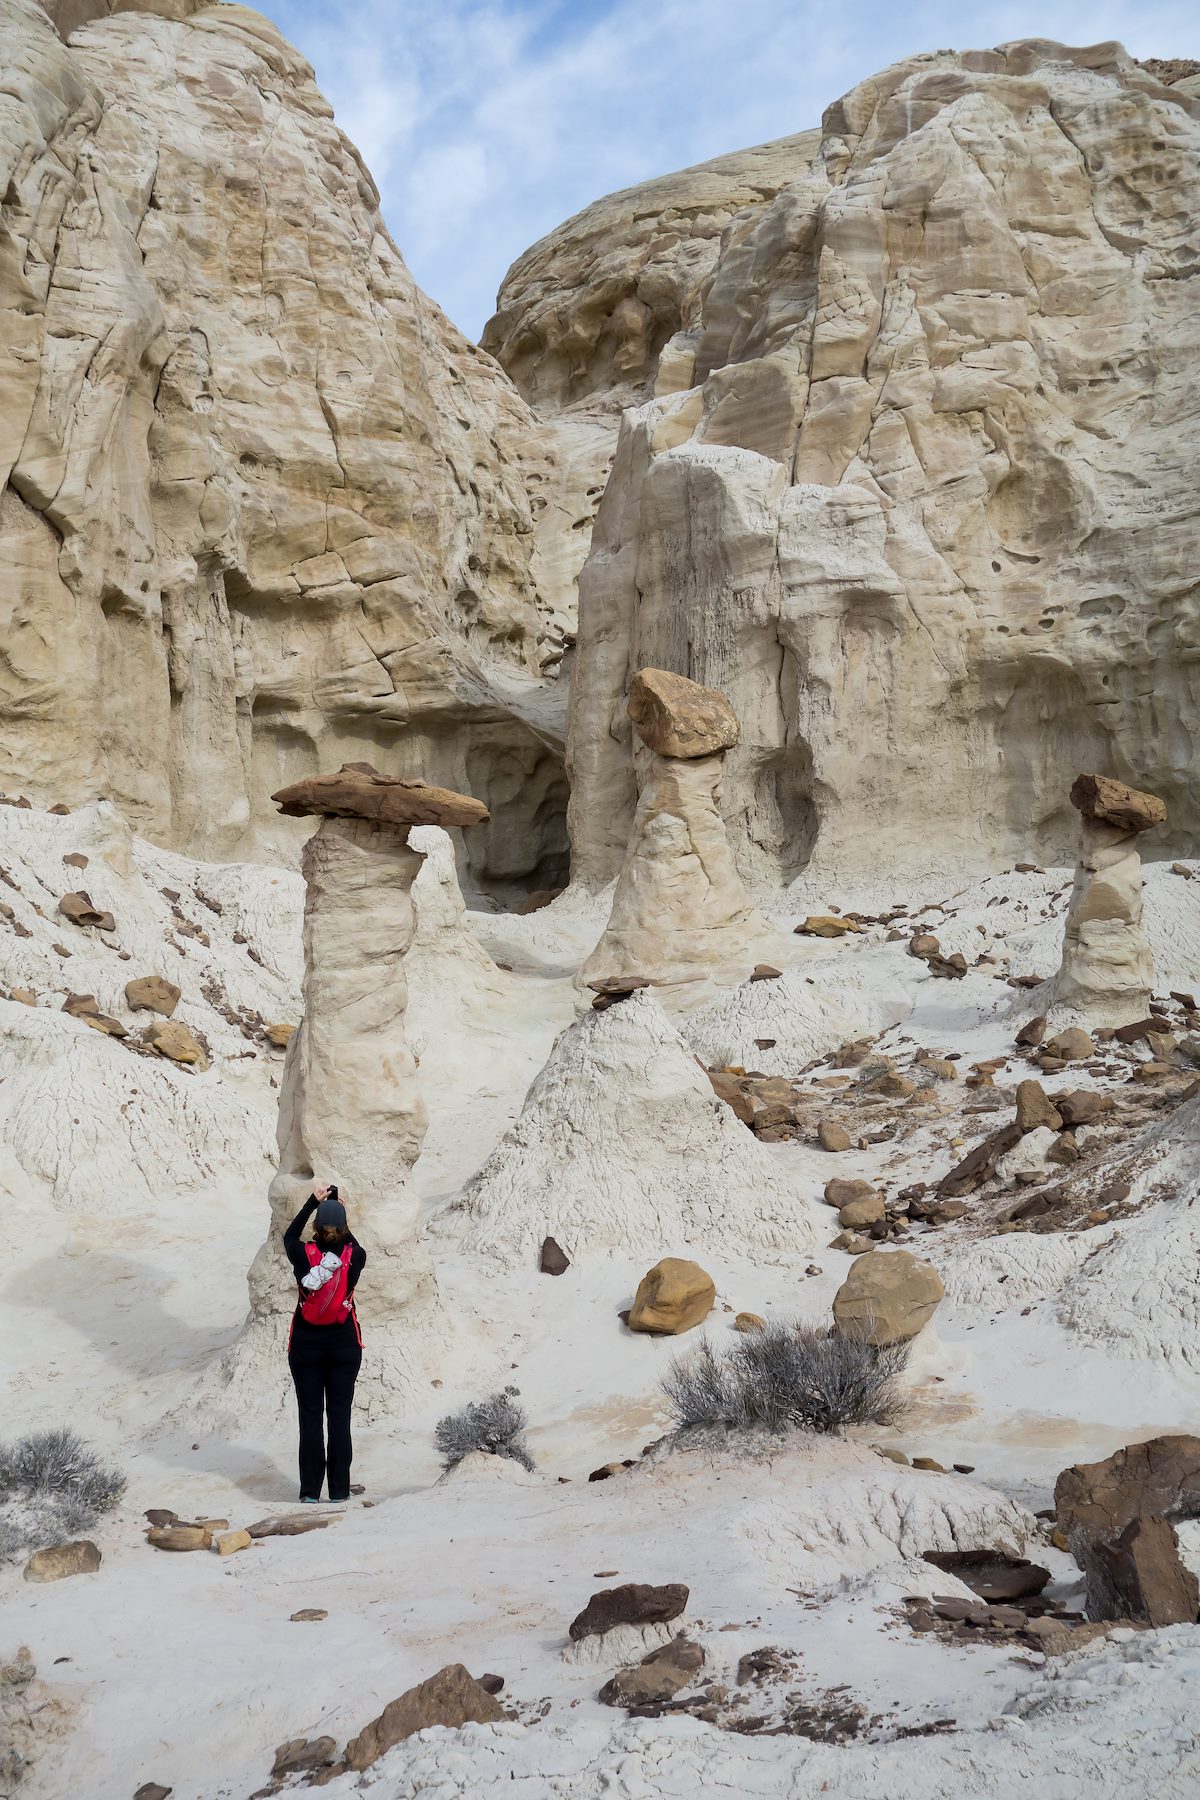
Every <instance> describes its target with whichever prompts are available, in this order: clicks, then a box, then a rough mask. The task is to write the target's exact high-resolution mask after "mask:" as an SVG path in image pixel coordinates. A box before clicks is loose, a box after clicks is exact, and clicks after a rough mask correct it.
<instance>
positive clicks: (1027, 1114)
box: [1017, 1080, 1063, 1131]
mask: <svg viewBox="0 0 1200 1800" xmlns="http://www.w3.org/2000/svg"><path fill="white" fill-rule="evenodd" d="M1062 1123H1063V1120H1062V1114H1061V1113H1060V1112H1059V1110H1058V1108H1057V1106H1055V1105H1054V1103H1053V1101H1052V1100H1051V1099H1050V1096H1049V1095H1048V1094H1047V1092H1046V1090H1045V1088H1044V1087H1043V1086H1042V1084H1041V1082H1040V1081H1033V1080H1029V1081H1022V1082H1019V1083H1018V1084H1017V1124H1018V1125H1019V1126H1020V1128H1021V1130H1022V1131H1036V1130H1037V1128H1038V1127H1039V1126H1040V1125H1048V1126H1049V1127H1050V1130H1051V1131H1061V1129H1062Z"/></svg>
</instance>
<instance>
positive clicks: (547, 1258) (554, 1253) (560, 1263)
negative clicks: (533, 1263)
mask: <svg viewBox="0 0 1200 1800" xmlns="http://www.w3.org/2000/svg"><path fill="white" fill-rule="evenodd" d="M570 1266H571V1259H570V1257H569V1256H568V1255H567V1253H566V1251H565V1250H564V1249H563V1247H562V1245H561V1244H559V1243H558V1242H557V1240H556V1239H554V1238H552V1237H548V1238H545V1239H544V1240H543V1242H542V1250H541V1255H540V1257H539V1259H538V1268H539V1269H540V1270H541V1272H542V1274H543V1275H565V1274H566V1272H567V1270H568V1269H569V1268H570Z"/></svg>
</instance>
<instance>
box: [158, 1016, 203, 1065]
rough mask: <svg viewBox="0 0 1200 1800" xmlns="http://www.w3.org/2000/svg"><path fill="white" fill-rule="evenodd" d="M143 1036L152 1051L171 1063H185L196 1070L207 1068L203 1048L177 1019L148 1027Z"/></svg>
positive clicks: (187, 1028) (188, 1028)
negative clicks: (166, 1058)
mask: <svg viewBox="0 0 1200 1800" xmlns="http://www.w3.org/2000/svg"><path fill="white" fill-rule="evenodd" d="M145 1036H146V1042H147V1043H148V1044H149V1045H150V1047H151V1048H152V1049H154V1050H157V1051H158V1054H159V1055H160V1056H166V1057H169V1058H170V1060H171V1061H172V1062H177V1063H187V1064H190V1065H191V1066H193V1067H195V1068H198V1069H206V1068H207V1067H208V1058H207V1057H206V1056H205V1054H204V1050H203V1047H202V1046H201V1044H200V1043H199V1042H198V1041H197V1039H196V1037H195V1035H194V1034H193V1032H192V1031H191V1029H190V1027H189V1026H187V1025H184V1024H183V1023H182V1021H181V1020H179V1019H164V1020H163V1022H162V1023H161V1024H154V1025H149V1026H147V1028H146V1034H145Z"/></svg>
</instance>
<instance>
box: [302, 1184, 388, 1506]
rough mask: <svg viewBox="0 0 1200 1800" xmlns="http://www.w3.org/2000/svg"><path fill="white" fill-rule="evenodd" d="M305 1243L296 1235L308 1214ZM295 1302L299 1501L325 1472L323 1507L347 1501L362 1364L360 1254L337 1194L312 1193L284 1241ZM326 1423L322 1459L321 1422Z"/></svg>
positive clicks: (316, 1492)
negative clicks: (357, 1295)
mask: <svg viewBox="0 0 1200 1800" xmlns="http://www.w3.org/2000/svg"><path fill="white" fill-rule="evenodd" d="M314 1213H315V1214H316V1223H315V1226H314V1229H313V1235H312V1240H311V1242H309V1243H302V1242H301V1238H300V1234H301V1232H302V1231H303V1230H304V1227H305V1226H306V1225H307V1224H308V1221H309V1219H310V1218H312V1215H313V1214H314ZM283 1247H284V1249H285V1250H286V1251H287V1254H288V1260H289V1262H290V1263H291V1265H292V1268H293V1270H294V1271H295V1275H296V1284H297V1287H298V1289H299V1299H298V1300H297V1303H296V1313H295V1317H294V1318H293V1320H292V1329H291V1335H290V1336H289V1338H288V1366H289V1368H290V1369H291V1371H292V1380H293V1381H294V1382H295V1384H296V1406H297V1409H298V1411H299V1414H300V1499H301V1501H302V1502H303V1503H304V1504H305V1505H308V1506H315V1505H316V1504H317V1502H318V1501H319V1500H320V1498H321V1484H322V1482H324V1480H325V1478H326V1474H327V1473H328V1477H329V1498H330V1500H334V1501H337V1500H348V1499H349V1498H350V1464H351V1461H352V1459H353V1456H354V1449H353V1445H352V1444H351V1441H350V1408H351V1406H352V1405H353V1403H354V1383H355V1382H356V1381H357V1379H358V1370H359V1365H360V1364H361V1362H362V1336H361V1334H360V1332H359V1329H358V1315H357V1313H356V1312H355V1310H354V1290H355V1287H356V1286H357V1285H358V1278H359V1276H360V1275H361V1274H362V1271H363V1265H364V1263H365V1262H366V1260H367V1253H366V1251H365V1250H364V1249H363V1247H362V1245H361V1244H360V1243H358V1242H357V1240H356V1239H355V1237H354V1234H353V1233H352V1232H351V1230H350V1228H349V1227H348V1225H347V1224H346V1209H345V1207H344V1206H343V1205H342V1203H341V1201H340V1200H339V1199H338V1191H337V1189H336V1188H335V1187H334V1188H331V1187H318V1188H314V1189H313V1191H312V1193H311V1194H310V1195H309V1197H308V1199H307V1200H306V1201H305V1202H304V1205H303V1206H302V1207H301V1208H300V1211H299V1212H298V1213H297V1214H296V1217H295V1218H294V1219H293V1220H292V1222H291V1224H290V1225H289V1226H288V1228H287V1230H286V1231H285V1232H284V1234H283ZM326 1413H327V1414H328V1417H329V1447H328V1456H327V1455H326V1445H325V1429H324V1416H323V1415H325V1414H326Z"/></svg>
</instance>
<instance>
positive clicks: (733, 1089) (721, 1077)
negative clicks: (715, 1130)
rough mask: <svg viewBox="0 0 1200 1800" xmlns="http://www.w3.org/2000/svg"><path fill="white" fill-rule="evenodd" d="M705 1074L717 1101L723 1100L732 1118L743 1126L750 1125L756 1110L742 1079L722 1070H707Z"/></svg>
mask: <svg viewBox="0 0 1200 1800" xmlns="http://www.w3.org/2000/svg"><path fill="white" fill-rule="evenodd" d="M707 1074H708V1079H709V1081H710V1082H711V1083H712V1090H713V1093H714V1094H715V1095H716V1096H717V1098H718V1100H724V1102H725V1104H726V1106H731V1107H732V1108H733V1112H734V1116H735V1117H736V1118H738V1119H740V1120H741V1122H742V1124H743V1125H749V1124H751V1123H752V1122H753V1119H754V1115H755V1113H756V1112H757V1111H758V1108H757V1107H756V1106H755V1103H754V1100H753V1099H752V1097H751V1095H750V1094H749V1092H748V1091H747V1088H746V1085H745V1082H744V1080H743V1079H742V1077H741V1076H740V1075H726V1074H725V1072H724V1070H723V1069H709V1070H708V1071H707Z"/></svg>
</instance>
